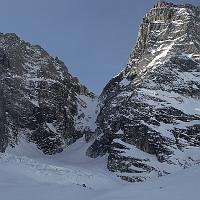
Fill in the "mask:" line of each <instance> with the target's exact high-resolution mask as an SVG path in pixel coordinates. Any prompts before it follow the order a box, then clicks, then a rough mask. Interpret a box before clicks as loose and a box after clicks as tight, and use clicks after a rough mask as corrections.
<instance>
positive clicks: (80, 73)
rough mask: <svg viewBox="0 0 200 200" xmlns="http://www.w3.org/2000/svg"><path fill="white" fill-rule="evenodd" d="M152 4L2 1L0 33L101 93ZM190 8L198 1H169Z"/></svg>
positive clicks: (132, 0)
mask: <svg viewBox="0 0 200 200" xmlns="http://www.w3.org/2000/svg"><path fill="white" fill-rule="evenodd" d="M156 2H157V1H156V0H0V27H1V29H0V32H3V33H6V32H14V33H16V34H17V35H19V36H20V37H21V38H22V39H24V40H26V41H28V42H30V43H32V44H39V45H41V46H42V47H43V48H45V49H46V50H47V51H48V52H49V53H50V54H51V55H52V56H54V57H55V56H58V57H59V58H60V59H61V60H63V61H64V62H65V64H66V65H67V67H68V69H69V71H70V72H71V74H72V75H73V76H77V77H78V78H79V80H80V81H81V83H83V84H85V85H86V86H87V87H88V88H89V89H90V90H92V91H93V92H95V93H96V94H99V93H100V92H101V90H102V89H103V87H104V86H105V84H106V83H107V82H108V81H109V80H110V79H111V78H112V77H113V76H114V75H116V74H118V73H119V71H120V70H121V69H122V68H123V66H124V65H125V64H126V62H127V60H128V57H129V54H130V52H131V49H132V48H133V47H134V45H135V41H136V38H137V33H138V27H139V24H140V21H141V19H142V17H143V16H144V14H145V13H146V12H148V10H149V9H150V8H151V7H152V6H153V5H154V4H155V3H156ZM171 2H174V3H177V2H178V3H193V4H196V5H198V4H199V5H200V0H182V1H179V0H171Z"/></svg>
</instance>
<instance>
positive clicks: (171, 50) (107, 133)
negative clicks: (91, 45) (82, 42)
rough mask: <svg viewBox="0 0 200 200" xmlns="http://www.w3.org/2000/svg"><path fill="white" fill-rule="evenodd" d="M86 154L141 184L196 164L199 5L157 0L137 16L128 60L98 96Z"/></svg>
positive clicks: (199, 150)
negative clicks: (92, 134)
mask: <svg viewBox="0 0 200 200" xmlns="http://www.w3.org/2000/svg"><path fill="white" fill-rule="evenodd" d="M99 101H100V113H99V115H98V117H97V129H96V133H97V135H98V137H97V139H96V140H95V142H94V143H93V144H92V146H91V147H90V148H89V149H88V150H87V155H89V156H90V157H93V158H95V157H97V156H102V155H104V154H106V153H107V154H108V163H107V166H108V169H109V170H110V171H113V172H115V173H116V174H117V175H118V176H119V177H121V178H122V179H125V180H128V181H143V180H145V179H147V178H149V177H152V176H161V175H165V174H168V173H171V172H173V171H175V170H176V169H178V168H179V167H188V166H190V165H192V164H195V163H198V162H199V161H200V7H195V6H192V5H174V4H172V3H167V2H163V1H161V2H159V3H157V4H156V5H155V6H154V8H152V9H151V10H150V12H149V13H148V14H146V15H145V16H144V18H143V20H142V23H141V26H140V30H139V35H138V39H137V43H136V46H135V48H134V49H133V51H132V53H131V55H130V58H129V61H128V64H127V66H126V67H125V68H124V70H122V72H120V74H118V75H117V76H116V77H114V78H113V79H111V80H110V82H109V83H108V84H107V85H106V87H105V88H104V90H103V92H102V94H101V95H100V98H99Z"/></svg>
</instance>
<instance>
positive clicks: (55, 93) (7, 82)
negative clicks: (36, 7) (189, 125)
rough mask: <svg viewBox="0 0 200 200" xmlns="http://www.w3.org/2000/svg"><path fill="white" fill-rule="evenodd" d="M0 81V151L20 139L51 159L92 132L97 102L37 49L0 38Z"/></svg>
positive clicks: (12, 36)
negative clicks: (51, 155) (51, 156)
mask: <svg viewBox="0 0 200 200" xmlns="http://www.w3.org/2000/svg"><path fill="white" fill-rule="evenodd" d="M0 80H1V85H0V152H4V151H5V150H6V148H7V147H9V146H12V147H13V148H14V147H15V146H16V145H18V144H19V143H20V141H21V139H22V138H23V139H25V140H27V141H29V142H32V143H35V144H36V145H37V147H38V148H39V149H41V150H42V151H43V152H44V153H45V154H54V153H58V152H61V151H62V150H63V149H64V148H65V147H66V146H68V145H69V144H71V143H73V142H75V141H76V140H77V139H78V138H80V137H82V136H83V134H84V133H85V132H87V133H90V132H91V131H93V130H94V128H95V126H94V121H95V115H96V110H95V109H96V104H97V97H96V96H95V95H94V94H93V93H91V92H89V91H88V89H87V88H86V87H85V86H83V85H81V84H80V83H79V81H78V79H77V78H75V77H73V76H71V75H70V73H69V72H68V70H67V67H66V66H65V64H64V63H63V62H62V61H61V60H59V59H58V58H57V57H56V58H53V57H51V56H50V55H49V54H48V53H47V52H46V51H45V50H44V49H42V48H41V47H40V46H38V45H31V44H29V43H27V42H25V41H23V40H21V39H20V38H19V37H18V36H16V35H15V34H2V33H1V34H0ZM90 105H91V106H90Z"/></svg>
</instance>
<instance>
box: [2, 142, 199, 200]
mask: <svg viewBox="0 0 200 200" xmlns="http://www.w3.org/2000/svg"><path fill="white" fill-rule="evenodd" d="M89 145H90V144H89V143H88V144H86V143H85V142H84V139H79V140H78V141H77V142H76V143H75V144H73V145H72V146H71V147H70V148H69V149H68V150H67V151H66V152H63V153H60V154H56V155H54V156H48V155H46V156H45V155H43V154H42V152H40V151H39V150H38V149H37V148H36V147H35V146H34V145H31V146H30V144H27V143H26V142H25V141H22V142H20V145H19V146H17V148H15V149H8V150H7V152H6V153H5V154H1V155H0V194H1V198H2V199H4V200H13V199H15V200H27V199H29V200H32V199H42V200H46V199H48V200H51V199H57V200H62V199H63V200H64V199H65V200H66V199H69V200H71V199H73V200H79V199H87V200H90V199H91V200H94V199H95V200H107V199H109V200H112V199H115V200H121V199H123V200H126V199H127V200H129V199H140V200H146V199H154V200H156V199H163V200H165V199H166V200H167V199H172V200H173V199H174V200H179V199H180V200H188V199H191V198H192V199H198V196H199V195H200V191H199V190H198V188H199V187H200V180H199V176H200V166H199V165H195V166H193V167H191V168H189V169H185V170H182V171H179V172H178V173H175V174H173V175H168V176H164V177H161V178H155V179H150V180H148V181H146V182H142V183H128V182H125V181H122V180H120V179H118V178H116V177H115V176H114V175H113V174H112V173H111V172H109V171H108V170H107V169H106V166H105V163H106V162H105V161H106V156H105V157H102V158H97V159H91V158H88V157H86V156H85V151H86V149H87V147H88V146H89ZM22 155H23V156H22ZM24 155H25V156H24Z"/></svg>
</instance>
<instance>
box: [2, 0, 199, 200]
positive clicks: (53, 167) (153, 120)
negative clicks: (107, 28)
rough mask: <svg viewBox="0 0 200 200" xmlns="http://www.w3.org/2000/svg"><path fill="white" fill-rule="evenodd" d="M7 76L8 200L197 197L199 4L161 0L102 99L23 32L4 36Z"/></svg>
mask: <svg viewBox="0 0 200 200" xmlns="http://www.w3.org/2000/svg"><path fill="white" fill-rule="evenodd" d="M0 79H1V84H0V152H2V153H0V193H1V196H3V197H4V199H13V197H15V198H16V197H17V198H19V199H20V200H21V199H23V198H24V199H27V197H28V195H30V194H32V193H34V199H35V198H37V197H38V198H39V199H66V196H67V195H69V196H70V199H80V198H81V199H88V200H89V199H94V197H95V199H117V198H118V199H131V198H134V197H135V199H149V197H151V198H152V199H160V198H161V197H162V195H165V197H166V196H168V197H169V198H170V195H171V196H172V197H174V199H176V200H177V199H181V200H183V199H189V197H190V196H189V195H190V194H191V193H192V194H193V195H195V196H199V190H197V189H196V188H197V186H198V183H199V181H198V178H197V177H198V176H199V165H198V164H199V163H200V7H195V6H192V5H189V4H187V5H175V4H172V3H167V2H163V1H161V2H159V3H157V4H156V5H155V6H154V8H152V9H151V10H150V12H149V13H148V14H146V15H145V17H144V18H143V19H142V23H141V26H140V30H139V35H138V39H137V43H136V46H135V48H134V49H133V51H132V53H131V55H130V58H129V61H128V64H127V66H125V68H124V69H123V70H122V71H121V72H120V73H119V74H118V75H117V76H115V77H114V78H112V79H111V80H110V82H109V83H108V84H107V85H106V87H105V88H104V89H103V92H102V94H101V95H100V97H99V98H97V97H96V96H95V95H94V94H93V93H91V92H89V90H88V89H87V88H86V87H85V86H83V85H82V84H80V82H79V81H78V79H77V78H75V77H73V76H72V75H71V74H70V73H69V72H68V70H67V67H66V66H65V64H64V63H63V62H62V61H61V60H59V59H58V58H57V57H56V58H53V57H51V56H50V55H49V54H48V53H47V52H46V51H45V50H44V49H42V48H41V47H40V46H38V45H31V44H29V43H27V42H25V41H23V40H21V39H20V38H19V37H18V36H16V35H15V34H2V33H1V34H0ZM86 155H87V156H86ZM188 167H191V169H187V170H180V169H181V168H188ZM113 172H114V173H113ZM170 173H173V174H174V175H169V176H165V177H161V178H160V179H159V180H158V179H157V177H160V176H163V175H166V174H170ZM190 176H191V177H190ZM118 177H120V178H121V179H123V180H126V181H130V182H139V181H143V180H146V179H149V178H152V177H154V178H155V179H154V178H153V179H152V180H147V181H146V182H145V183H135V190H134V191H133V186H132V185H131V186H130V183H128V182H126V181H123V180H121V179H120V178H118ZM188 181H191V183H190V182H188ZM156 182H157V183H156ZM174 185H175V187H174ZM7 188H9V190H12V191H14V193H11V192H8V190H7ZM174 188H175V189H174ZM47 190H48V192H47ZM55 190H56V191H55ZM175 190H176V191H175ZM182 190H184V191H183V193H181V192H182ZM35 191H37V192H35ZM38 191H39V192H38ZM135 191H137V192H136V193H135ZM144 191H145V192H146V196H144ZM30 192H31V193H30ZM83 192H84V195H83ZM22 193H23V197H22V196H20V195H19V194H22ZM166 194H167V195H166ZM155 195H158V197H156V196H155ZM29 198H30V196H29ZM31 198H32V197H31ZM31 198H30V199H31ZM162 198H163V197H162ZM163 199H164V198H163ZM166 199H167V198H166Z"/></svg>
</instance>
